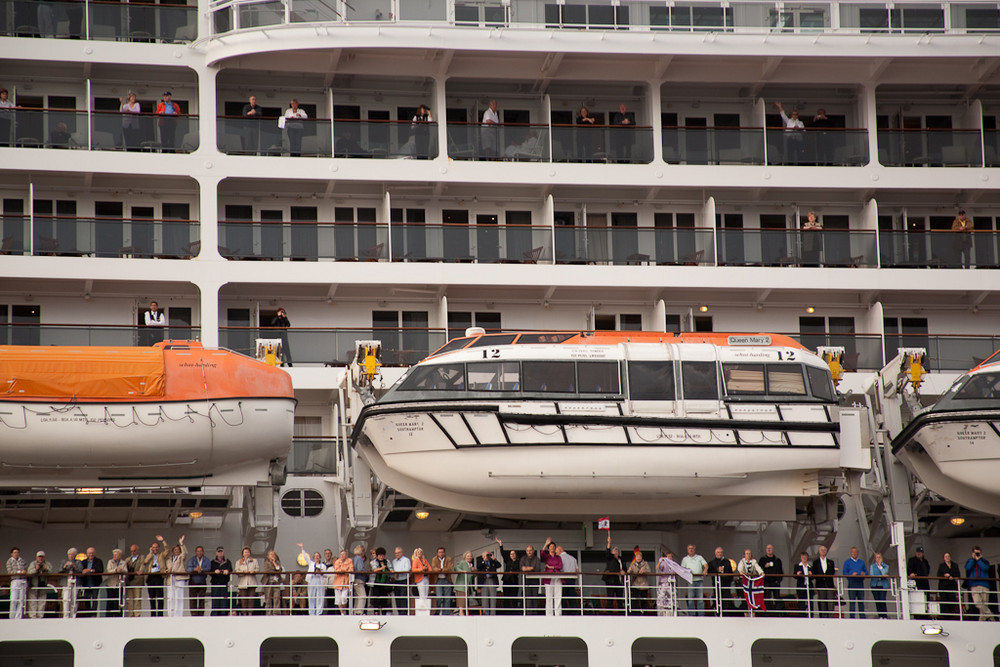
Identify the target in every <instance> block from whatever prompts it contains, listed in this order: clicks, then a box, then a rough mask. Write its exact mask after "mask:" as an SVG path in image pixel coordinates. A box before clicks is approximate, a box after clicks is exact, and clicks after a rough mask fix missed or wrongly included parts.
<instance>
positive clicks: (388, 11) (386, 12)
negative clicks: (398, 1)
mask: <svg viewBox="0 0 1000 667" xmlns="http://www.w3.org/2000/svg"><path fill="white" fill-rule="evenodd" d="M325 1H326V2H327V4H329V5H331V6H335V7H337V8H338V10H340V8H341V7H342V8H343V11H344V16H343V20H344V21H394V20H395V19H396V18H397V17H396V16H394V15H393V13H392V12H393V9H392V7H393V5H394V4H395V3H394V1H393V0H350V2H345V3H336V4H334V2H333V0H325Z"/></svg>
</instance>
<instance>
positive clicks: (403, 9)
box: [398, 0, 448, 22]
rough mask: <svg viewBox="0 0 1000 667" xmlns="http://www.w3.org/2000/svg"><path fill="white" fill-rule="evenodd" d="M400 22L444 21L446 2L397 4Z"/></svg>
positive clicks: (438, 0) (424, 0) (446, 10)
mask: <svg viewBox="0 0 1000 667" xmlns="http://www.w3.org/2000/svg"><path fill="white" fill-rule="evenodd" d="M398 6H399V20H400V21H421V22H427V21H446V20H447V18H448V2H447V0H421V2H406V0H403V2H400V3H399V5H398Z"/></svg>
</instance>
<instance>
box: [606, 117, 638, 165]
mask: <svg viewBox="0 0 1000 667" xmlns="http://www.w3.org/2000/svg"><path fill="white" fill-rule="evenodd" d="M611 124H612V125H613V126H614V127H613V128H612V129H611V132H612V135H611V143H612V145H614V147H615V157H617V158H618V161H619V162H631V161H632V144H634V143H635V135H634V134H633V132H632V129H633V128H634V127H635V112H634V111H629V110H628V107H626V106H625V105H624V104H619V105H618V111H616V112H615V113H613V114H611Z"/></svg>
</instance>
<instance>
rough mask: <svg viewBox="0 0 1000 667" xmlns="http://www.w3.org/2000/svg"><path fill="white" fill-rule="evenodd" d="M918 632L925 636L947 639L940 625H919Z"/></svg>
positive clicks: (946, 634)
mask: <svg viewBox="0 0 1000 667" xmlns="http://www.w3.org/2000/svg"><path fill="white" fill-rule="evenodd" d="M920 632H922V633H924V634H925V635H938V636H941V637H947V636H948V633H947V632H945V631H944V628H942V627H941V626H940V625H921V626H920Z"/></svg>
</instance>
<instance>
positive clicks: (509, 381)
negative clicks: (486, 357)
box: [466, 362, 521, 391]
mask: <svg viewBox="0 0 1000 667" xmlns="http://www.w3.org/2000/svg"><path fill="white" fill-rule="evenodd" d="M466 379H467V380H468V381H469V391H517V390H518V389H519V388H520V386H521V369H520V367H519V366H518V364H517V362H507V363H497V362H484V363H476V364H469V365H468V367H467V369H466Z"/></svg>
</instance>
